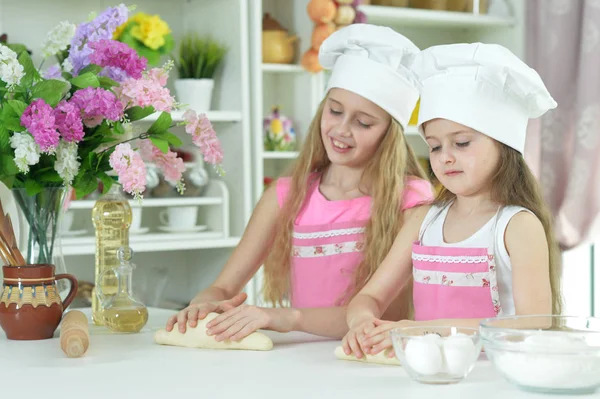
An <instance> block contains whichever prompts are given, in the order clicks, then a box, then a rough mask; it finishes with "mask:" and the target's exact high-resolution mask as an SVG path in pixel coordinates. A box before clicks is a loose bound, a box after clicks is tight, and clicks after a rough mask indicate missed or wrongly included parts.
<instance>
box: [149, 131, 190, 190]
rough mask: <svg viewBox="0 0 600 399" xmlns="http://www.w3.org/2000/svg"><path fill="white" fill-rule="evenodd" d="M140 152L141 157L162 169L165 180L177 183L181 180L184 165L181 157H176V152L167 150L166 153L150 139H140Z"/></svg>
mask: <svg viewBox="0 0 600 399" xmlns="http://www.w3.org/2000/svg"><path fill="white" fill-rule="evenodd" d="M140 152H141V154H142V158H143V159H144V160H145V161H147V162H152V163H154V164H156V166H158V168H159V169H160V170H162V172H163V175H164V177H165V180H166V181H168V182H171V183H177V182H179V181H180V180H181V176H182V174H183V172H185V165H184V163H183V159H181V158H177V154H176V153H174V152H172V151H171V150H169V151H168V152H167V153H166V154H165V153H164V152H162V151H161V150H160V149H159V148H157V147H156V146H155V145H154V144H152V141H150V140H141V141H140Z"/></svg>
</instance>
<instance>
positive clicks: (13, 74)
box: [0, 44, 25, 90]
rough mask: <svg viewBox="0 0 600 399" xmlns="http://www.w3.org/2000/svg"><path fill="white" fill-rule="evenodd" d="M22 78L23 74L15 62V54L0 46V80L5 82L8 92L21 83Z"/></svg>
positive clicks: (21, 68) (19, 65) (21, 67)
mask: <svg viewBox="0 0 600 399" xmlns="http://www.w3.org/2000/svg"><path fill="white" fill-rule="evenodd" d="M23 76H25V72H24V70H23V65H21V64H19V61H18V60H17V53H15V52H14V51H12V50H11V49H10V48H8V47H7V46H4V45H2V44H0V80H2V81H4V82H6V84H7V85H8V89H9V90H10V89H12V88H13V86H15V85H18V84H19V83H20V82H21V79H22V78H23Z"/></svg>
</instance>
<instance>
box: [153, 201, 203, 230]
mask: <svg viewBox="0 0 600 399" xmlns="http://www.w3.org/2000/svg"><path fill="white" fill-rule="evenodd" d="M197 218H198V207H197V206H177V207H172V208H167V209H163V210H162V211H161V212H160V214H159V219H160V222H161V223H162V224H164V225H166V226H168V227H169V228H172V229H191V228H193V227H195V226H196V219H197Z"/></svg>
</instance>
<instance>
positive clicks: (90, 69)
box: [79, 64, 102, 76]
mask: <svg viewBox="0 0 600 399" xmlns="http://www.w3.org/2000/svg"><path fill="white" fill-rule="evenodd" d="M100 71H102V67H101V66H100V65H96V64H90V65H88V66H86V67H85V68H83V69H82V70H81V71H79V76H81V75H83V74H85V73H88V72H89V73H92V74H94V75H98V74H99V73H100Z"/></svg>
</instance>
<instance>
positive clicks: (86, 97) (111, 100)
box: [69, 87, 124, 127]
mask: <svg viewBox="0 0 600 399" xmlns="http://www.w3.org/2000/svg"><path fill="white" fill-rule="evenodd" d="M69 102H70V103H72V104H74V105H76V106H77V107H78V108H79V109H80V110H81V117H82V119H83V123H84V125H86V126H87V127H94V126H97V125H99V124H100V123H102V121H103V120H104V119H108V120H110V121H118V120H119V119H121V118H122V117H123V111H124V110H123V104H122V103H121V102H120V101H119V100H118V99H117V97H116V96H115V95H114V94H113V93H111V92H110V91H108V90H104V89H102V88H95V87H86V88H85V89H83V90H77V91H76V92H75V94H73V97H71V99H70V100H69Z"/></svg>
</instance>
